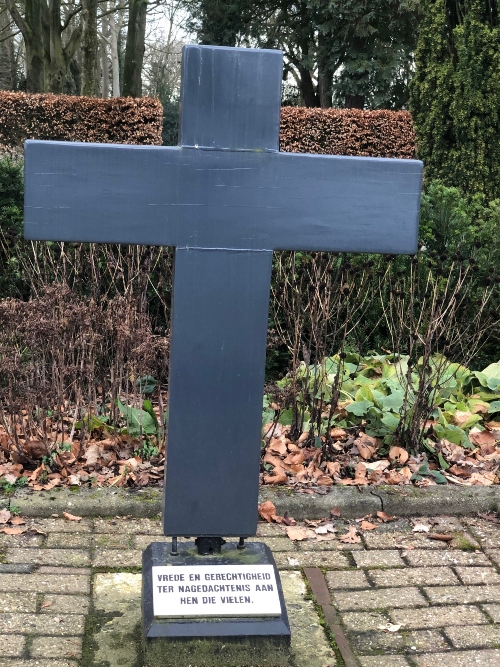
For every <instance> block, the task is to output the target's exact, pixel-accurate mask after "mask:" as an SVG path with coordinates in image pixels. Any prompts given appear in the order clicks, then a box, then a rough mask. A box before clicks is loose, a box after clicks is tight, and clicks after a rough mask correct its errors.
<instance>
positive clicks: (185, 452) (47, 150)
mask: <svg viewBox="0 0 500 667" xmlns="http://www.w3.org/2000/svg"><path fill="white" fill-rule="evenodd" d="M281 78H282V53H281V52H280V51H268V50H253V49H232V48H224V47H207V46H187V47H185V48H184V52H183V59H182V91H181V120H180V131H179V146H175V147H152V146H128V145H110V144H90V143H88V144H86V143H66V142H48V141H29V142H27V144H26V153H25V170H26V194H25V225H26V226H25V234H26V237H27V238H28V239H36V240H53V241H78V242H97V243H122V244H144V245H162V246H175V270H174V287H173V312H172V337H171V353H170V382H169V418H168V446H167V457H166V459H167V460H166V476H165V493H164V503H165V505H164V515H163V516H164V519H163V520H164V532H165V534H166V535H171V536H214V537H217V536H222V535H224V536H249V535H253V534H254V533H255V531H256V523H257V493H258V473H259V460H260V438H261V413H262V389H263V382H264V364H265V353H266V332H267V324H268V320H267V318H268V300H269V288H270V279H271V263H272V255H273V250H310V251H335V252H339V251H346V252H370V253H413V252H415V251H416V246H417V230H418V212H419V197H420V187H421V178H422V165H421V163H420V162H418V161H415V160H399V159H379V158H359V157H343V156H327V155H308V154H298V153H280V152H279V151H278V139H279V120H280V91H281Z"/></svg>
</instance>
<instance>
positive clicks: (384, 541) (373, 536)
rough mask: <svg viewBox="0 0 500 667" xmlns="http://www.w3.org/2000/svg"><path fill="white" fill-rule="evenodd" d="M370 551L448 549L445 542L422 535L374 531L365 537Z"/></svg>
mask: <svg viewBox="0 0 500 667" xmlns="http://www.w3.org/2000/svg"><path fill="white" fill-rule="evenodd" d="M363 537H364V540H365V543H366V546H367V547H368V548H369V549H395V548H396V547H403V548H405V547H406V548H408V547H413V548H414V549H446V544H445V543H444V542H439V541H438V540H429V538H428V537H427V536H426V535H422V533H377V531H375V530H374V531H372V532H370V533H368V534H367V533H365V534H364V535H363Z"/></svg>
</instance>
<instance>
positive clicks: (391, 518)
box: [377, 512, 394, 523]
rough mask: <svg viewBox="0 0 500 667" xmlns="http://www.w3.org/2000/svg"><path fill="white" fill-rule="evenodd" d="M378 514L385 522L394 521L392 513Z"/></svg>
mask: <svg viewBox="0 0 500 667" xmlns="http://www.w3.org/2000/svg"><path fill="white" fill-rule="evenodd" d="M377 516H378V518H379V519H382V521H383V522H384V523H388V522H389V521H394V517H393V516H391V515H390V514H387V512H377Z"/></svg>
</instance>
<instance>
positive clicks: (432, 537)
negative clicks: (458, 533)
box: [427, 533, 453, 542]
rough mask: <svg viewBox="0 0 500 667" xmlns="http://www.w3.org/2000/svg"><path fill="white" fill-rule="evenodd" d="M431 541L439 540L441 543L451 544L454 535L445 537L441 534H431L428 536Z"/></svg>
mask: <svg viewBox="0 0 500 667" xmlns="http://www.w3.org/2000/svg"><path fill="white" fill-rule="evenodd" d="M427 537H428V539H429V540H439V541H440V542H451V541H452V539H453V535H443V534H441V533H429V534H428V535H427Z"/></svg>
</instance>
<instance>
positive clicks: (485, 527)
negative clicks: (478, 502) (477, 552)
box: [466, 519, 500, 549]
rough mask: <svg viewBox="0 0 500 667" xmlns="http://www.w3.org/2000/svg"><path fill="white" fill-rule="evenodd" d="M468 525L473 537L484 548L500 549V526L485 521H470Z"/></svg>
mask: <svg viewBox="0 0 500 667" xmlns="http://www.w3.org/2000/svg"><path fill="white" fill-rule="evenodd" d="M466 523H467V524H468V529H469V530H470V532H471V533H472V535H473V536H474V537H475V538H476V539H477V540H479V542H480V543H481V546H482V547H483V548H488V549H499V548H500V525H497V524H494V523H492V522H491V521H485V520H484V519H469V520H467V521H466Z"/></svg>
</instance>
